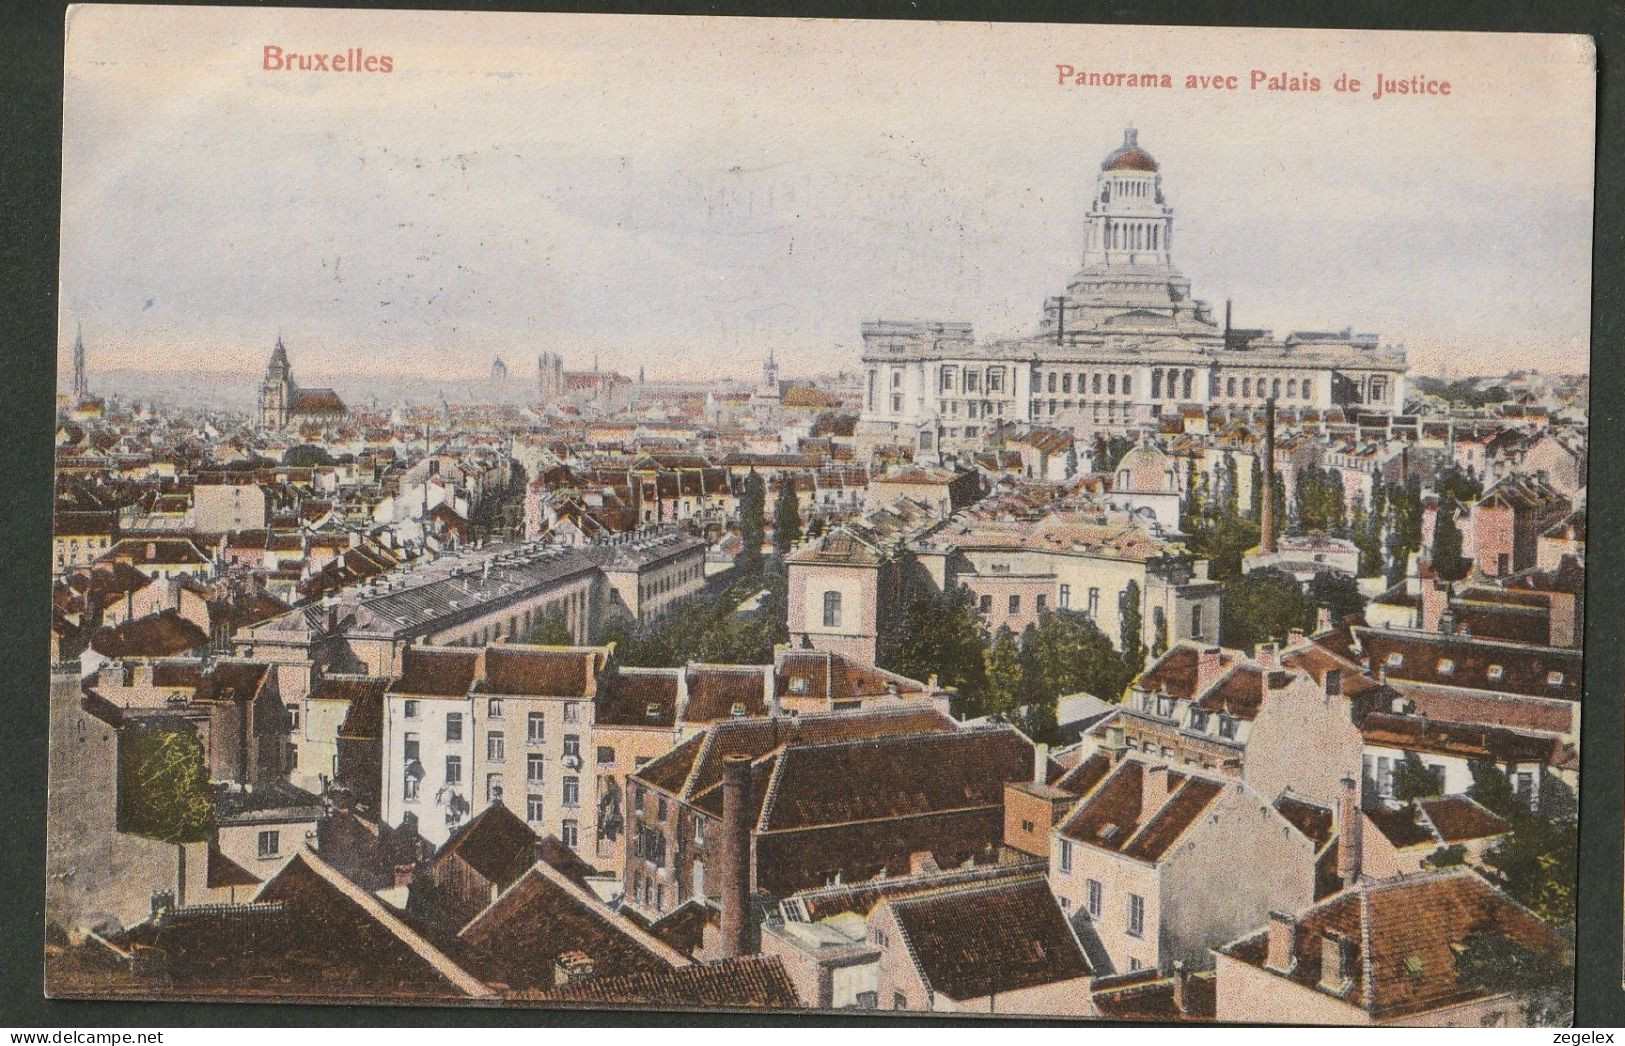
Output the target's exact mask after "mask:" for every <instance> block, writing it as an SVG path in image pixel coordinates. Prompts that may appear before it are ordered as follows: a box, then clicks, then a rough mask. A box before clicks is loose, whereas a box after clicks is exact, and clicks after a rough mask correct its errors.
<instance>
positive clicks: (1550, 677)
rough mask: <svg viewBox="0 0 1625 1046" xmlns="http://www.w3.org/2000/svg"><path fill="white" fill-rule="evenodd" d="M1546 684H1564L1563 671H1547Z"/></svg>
mask: <svg viewBox="0 0 1625 1046" xmlns="http://www.w3.org/2000/svg"><path fill="white" fill-rule="evenodd" d="M1546 685H1547V686H1562V685H1563V673H1561V672H1547V673H1546Z"/></svg>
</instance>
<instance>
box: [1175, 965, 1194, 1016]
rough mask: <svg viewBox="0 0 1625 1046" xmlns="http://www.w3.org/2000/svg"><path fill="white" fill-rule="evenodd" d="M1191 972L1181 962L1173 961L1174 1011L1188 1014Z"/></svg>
mask: <svg viewBox="0 0 1625 1046" xmlns="http://www.w3.org/2000/svg"><path fill="white" fill-rule="evenodd" d="M1190 989H1191V972H1190V970H1188V969H1186V967H1185V963H1184V961H1183V960H1178V959H1176V960H1175V961H1174V1009H1176V1010H1178V1011H1179V1012H1180V1013H1190Z"/></svg>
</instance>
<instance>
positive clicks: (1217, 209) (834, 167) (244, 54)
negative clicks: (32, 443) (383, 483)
mask: <svg viewBox="0 0 1625 1046" xmlns="http://www.w3.org/2000/svg"><path fill="white" fill-rule="evenodd" d="M266 43H275V44H278V45H280V46H282V47H284V48H285V49H288V50H316V51H336V50H343V49H345V48H347V47H363V48H365V49H366V50H368V51H371V52H375V53H387V54H391V55H392V57H393V58H394V61H395V66H396V71H395V72H394V73H393V74H390V75H388V76H379V75H367V74H354V75H348V74H338V75H335V74H327V75H322V74H299V73H294V74H288V73H281V74H277V73H267V72H263V71H262V70H261V69H260V68H259V58H260V53H261V52H260V49H261V47H262V46H263V45H264V44H266ZM1057 62H1067V63H1069V64H1073V65H1075V66H1077V67H1079V68H1096V69H1102V70H1121V71H1135V70H1142V69H1155V70H1158V71H1163V70H1166V71H1169V72H1170V73H1173V74H1175V75H1176V77H1177V76H1180V75H1182V74H1183V73H1185V72H1201V71H1205V70H1207V69H1210V68H1211V69H1214V70H1217V71H1234V72H1237V73H1239V74H1241V75H1242V76H1243V77H1244V78H1245V76H1246V73H1247V71H1248V70H1249V69H1251V68H1254V67H1258V68H1263V69H1267V70H1271V71H1275V70H1288V71H1299V70H1305V71H1309V72H1311V73H1313V74H1315V75H1319V76H1321V77H1322V79H1323V81H1324V86H1323V90H1322V92H1321V93H1319V94H1314V95H1291V94H1280V93H1275V94H1271V93H1268V92H1253V91H1247V90H1243V91H1240V92H1237V93H1235V94H1211V93H1202V92H1186V91H1183V90H1178V89H1176V90H1171V91H1160V90H1156V91H1145V90H1134V89H1126V88H1124V89H1114V90H1109V89H1098V88H1062V87H1059V86H1057V85H1056V83H1055V79H1056V77H1055V64H1056V63H1057ZM1344 69H1347V70H1349V71H1351V72H1353V73H1354V74H1355V75H1359V76H1362V77H1363V78H1367V79H1368V80H1369V77H1370V76H1371V75H1373V74H1375V72H1376V71H1377V70H1379V69H1381V70H1383V71H1386V72H1389V73H1398V74H1401V75H1409V74H1411V73H1413V72H1426V73H1428V74H1430V75H1433V76H1435V77H1442V78H1445V79H1449V80H1451V82H1452V89H1453V90H1452V95H1451V96H1450V97H1449V98H1429V99H1416V98H1403V99H1386V100H1382V101H1373V100H1372V99H1370V98H1369V97H1358V98H1356V97H1349V96H1344V95H1338V94H1336V93H1334V92H1333V91H1332V90H1331V80H1332V78H1333V77H1334V76H1335V75H1336V73H1337V72H1339V71H1342V70H1344ZM1593 91H1594V86H1593V80H1592V72H1591V53H1590V50H1589V46H1588V45H1587V44H1586V43H1585V42H1584V41H1578V40H1576V39H1575V38H1558V37H1544V38H1542V37H1533V36H1522V37H1514V36H1492V35H1489V34H1473V35H1448V34H1397V33H1382V34H1356V33H1330V34H1313V33H1309V32H1305V31H1278V32H1270V33H1266V34H1257V33H1253V32H1250V31H1241V30H1210V29H1150V30H1135V29H1128V28H1123V27H1111V28H1106V27H1080V26H1071V27H1056V26H1031V25H1023V26H984V25H937V24H925V23H912V24H909V23H874V22H869V23H862V22H829V21H819V22H814V21H790V20H782V21H771V22H769V21H756V20H745V19H733V20H715V19H676V18H634V17H609V16H589V17H571V16H555V15H512V16H509V15H457V14H432V13H399V12H393V13H389V12H366V13H363V12H318V11H277V10H269V11H256V10H241V9H237V10H229V11H228V10H224V9H141V8H122V9H121V8H83V7H82V8H77V9H75V12H74V14H73V15H72V17H71V18H70V32H69V47H68V80H67V87H66V99H65V100H66V124H67V127H66V133H65V148H64V161H63V162H64V172H63V173H64V210H65V216H64V231H63V248H62V271H63V276H62V280H63V282H62V305H63V310H62V322H61V337H62V342H61V345H60V346H59V350H60V351H64V352H65V351H66V347H67V345H68V344H69V343H70V342H71V339H72V332H73V328H74V324H75V322H77V321H81V320H82V321H83V323H84V325H85V331H86V338H87V341H88V342H89V343H90V344H91V348H92V358H93V360H100V361H102V362H103V363H104V364H105V365H108V366H112V365H123V366H149V367H156V368H177V369H220V370H241V371H244V372H249V371H256V370H258V369H260V368H261V367H262V366H263V364H264V360H265V358H266V355H267V353H268V351H269V346H270V343H271V341H272V340H273V339H274V338H275V336H276V334H277V332H278V330H281V332H282V333H283V335H284V337H285V338H286V339H287V341H288V344H289V346H290V349H291V350H292V352H293V357H294V363H295V367H296V370H297V371H298V372H299V373H300V374H301V375H302V376H303V375H309V376H312V377H314V376H319V375H322V374H326V373H332V372H335V371H343V372H357V371H361V372H366V371H377V372H385V371H404V372H410V373H423V374H449V375H469V376H473V375H477V374H481V373H484V372H485V370H486V369H487V368H488V367H489V364H490V360H491V357H492V356H493V355H496V354H501V355H502V356H504V357H505V358H506V359H507V360H508V362H509V364H510V367H511V368H512V369H513V372H514V374H515V376H516V377H527V378H528V377H530V376H531V375H533V373H534V359H535V356H536V354H537V353H539V352H541V351H544V350H557V351H562V352H564V353H565V355H566V357H567V359H568V360H569V361H570V364H571V365H572V366H575V365H586V364H587V363H588V362H590V358H591V356H592V355H593V353H595V352H596V353H599V354H600V355H601V357H602V359H603V361H604V363H605V365H606V366H616V367H619V368H621V369H623V370H628V371H635V370H636V369H637V367H638V366H639V365H647V367H648V370H649V374H650V376H651V377H658V376H671V377H677V376H691V375H692V376H709V375H722V374H737V375H745V374H749V373H752V372H754V370H755V368H756V365H757V360H758V359H759V358H760V356H761V355H763V354H765V352H766V351H767V349H768V347H769V346H770V345H771V346H773V347H774V348H775V349H776V350H777V353H778V356H779V359H780V361H781V362H782V363H783V364H784V366H785V369H786V370H787V371H788V372H789V373H792V374H794V373H808V372H813V371H820V370H826V369H830V368H832V367H833V366H836V365H840V364H843V363H846V364H855V363H856V361H857V347H858V343H859V339H858V327H859V324H860V323H862V322H863V321H864V320H868V319H874V318H879V317H886V318H903V319H907V318H943V319H954V320H965V321H970V322H972V323H974V324H975V325H976V327H977V330H978V332H979V333H980V334H982V335H985V336H996V335H1006V334H1013V333H1019V332H1022V331H1024V330H1026V329H1028V328H1030V327H1031V326H1033V324H1034V323H1035V322H1036V320H1037V316H1038V309H1039V305H1040V303H1041V301H1042V298H1043V297H1044V296H1045V295H1046V294H1051V293H1055V292H1057V291H1058V290H1059V289H1060V288H1061V287H1062V286H1063V285H1064V283H1065V282H1066V280H1067V278H1068V277H1069V276H1070V275H1071V273H1072V271H1073V270H1074V269H1075V268H1076V266H1077V261H1078V253H1079V246H1080V244H1079V234H1080V229H1081V221H1082V214H1083V210H1084V199H1085V197H1086V196H1087V194H1088V193H1089V191H1090V189H1091V187H1092V185H1093V181H1094V176H1095V173H1096V171H1097V170H1098V165H1099V161H1100V158H1101V157H1102V156H1104V155H1105V153H1107V152H1108V151H1110V150H1111V149H1112V148H1114V147H1115V146H1116V145H1117V144H1118V143H1119V142H1120V141H1121V138H1122V129H1123V127H1124V125H1125V124H1126V123H1129V122H1133V123H1134V124H1136V125H1137V126H1138V128H1139V130H1140V141H1141V144H1142V145H1144V146H1145V147H1146V148H1147V149H1148V150H1150V151H1151V152H1152V154H1153V155H1155V156H1156V157H1157V158H1158V159H1159V160H1160V161H1161V163H1162V166H1163V173H1164V187H1165V191H1166V194H1167V197H1168V199H1169V202H1170V203H1172V205H1173V206H1174V207H1175V209H1176V231H1175V241H1174V243H1175V256H1176V260H1177V262H1178V263H1179V264H1180V266H1181V267H1182V268H1183V269H1184V271H1185V273H1186V274H1187V275H1188V276H1189V277H1190V278H1191V280H1192V281H1193V284H1194V289H1195V292H1196V293H1197V295H1198V296H1200V297H1204V298H1207V299H1208V300H1210V301H1212V302H1213V303H1214V305H1215V307H1216V308H1219V307H1222V302H1223V300H1224V299H1225V298H1226V297H1232V298H1234V299H1235V309H1236V322H1237V323H1238V324H1240V325H1245V326H1267V327H1274V328H1276V329H1278V330H1283V331H1284V330H1287V329H1294V328H1300V329H1301V328H1316V329H1324V328H1341V327H1343V326H1346V325H1352V326H1353V327H1355V328H1356V329H1359V330H1370V331H1377V332H1379V333H1381V334H1382V336H1383V338H1384V340H1387V341H1394V342H1403V343H1405V344H1406V346H1407V348H1408V349H1409V350H1410V352H1411V355H1412V359H1413V363H1414V364H1415V365H1416V366H1417V367H1418V368H1419V369H1422V370H1426V371H1431V370H1434V369H1436V367H1437V366H1438V363H1439V361H1440V360H1441V359H1445V358H1449V359H1451V360H1452V365H1453V366H1454V367H1455V368H1456V369H1457V370H1458V372H1460V371H1465V370H1472V369H1476V370H1482V371H1495V370H1501V369H1505V368H1506V367H1508V366H1521V365H1534V366H1540V367H1543V368H1548V369H1567V370H1579V369H1584V368H1585V363H1586V361H1585V354H1586V346H1587V329H1588V324H1589V319H1588V317H1589V297H1590V252H1591V229H1590V227H1591V194H1592V181H1591V179H1592V175H1591V171H1592V146H1591V142H1592V135H1593V130H1592V108H1591V99H1592V96H1593Z"/></svg>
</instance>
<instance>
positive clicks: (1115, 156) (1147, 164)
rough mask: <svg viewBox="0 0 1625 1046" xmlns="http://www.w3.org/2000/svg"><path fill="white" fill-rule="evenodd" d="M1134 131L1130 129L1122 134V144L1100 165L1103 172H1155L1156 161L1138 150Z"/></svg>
mask: <svg viewBox="0 0 1625 1046" xmlns="http://www.w3.org/2000/svg"><path fill="white" fill-rule="evenodd" d="M1135 136H1136V131H1135V130H1134V128H1132V127H1130V128H1128V129H1126V130H1125V131H1124V132H1123V144H1122V146H1121V147H1120V148H1118V149H1115V150H1113V151H1112V153H1111V154H1110V155H1108V156H1107V157H1106V159H1105V160H1104V161H1103V162H1102V163H1101V165H1100V169H1101V170H1103V171H1155V170H1157V161H1156V160H1154V159H1152V158H1151V154H1150V153H1148V152H1146V151H1145V150H1144V149H1142V148H1140V146H1139V143H1138V142H1136V141H1135Z"/></svg>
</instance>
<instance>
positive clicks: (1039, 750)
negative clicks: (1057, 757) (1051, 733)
mask: <svg viewBox="0 0 1625 1046" xmlns="http://www.w3.org/2000/svg"><path fill="white" fill-rule="evenodd" d="M1033 784H1035V785H1045V784H1049V745H1047V744H1045V743H1044V742H1042V741H1040V742H1038V743H1037V744H1035V745H1033Z"/></svg>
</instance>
